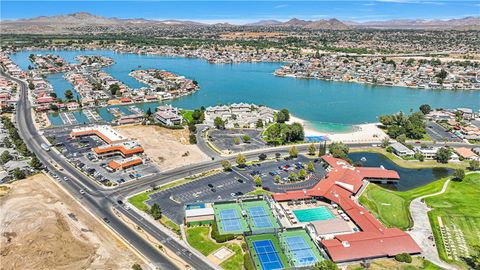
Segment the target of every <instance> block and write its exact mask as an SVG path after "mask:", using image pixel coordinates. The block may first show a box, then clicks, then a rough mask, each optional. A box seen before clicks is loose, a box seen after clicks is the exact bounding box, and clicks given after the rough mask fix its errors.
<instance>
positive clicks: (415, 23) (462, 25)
mask: <svg viewBox="0 0 480 270" xmlns="http://www.w3.org/2000/svg"><path fill="white" fill-rule="evenodd" d="M344 23H345V24H346V25H349V26H352V27H355V28H377V29H458V30H468V29H472V30H474V29H477V30H480V17H465V18H461V19H451V20H420V19H418V20H389V21H369V22H361V23H359V22H352V21H345V22H344Z"/></svg>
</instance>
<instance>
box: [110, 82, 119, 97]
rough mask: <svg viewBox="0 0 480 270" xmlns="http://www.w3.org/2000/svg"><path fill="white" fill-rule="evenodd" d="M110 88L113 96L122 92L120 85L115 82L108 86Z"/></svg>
mask: <svg viewBox="0 0 480 270" xmlns="http://www.w3.org/2000/svg"><path fill="white" fill-rule="evenodd" d="M108 90H110V93H111V94H112V96H116V95H117V94H118V93H120V86H118V84H116V83H114V84H111V85H110V86H109V87H108Z"/></svg>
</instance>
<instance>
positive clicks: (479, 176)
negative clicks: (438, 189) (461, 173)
mask: <svg viewBox="0 0 480 270" xmlns="http://www.w3.org/2000/svg"><path fill="white" fill-rule="evenodd" d="M479 186H480V173H475V174H468V175H467V176H465V179H464V180H463V181H462V182H457V181H451V182H450V183H449V185H448V187H447V190H446V191H445V193H443V194H441V195H438V196H434V197H430V198H426V199H425V202H426V203H427V204H428V206H430V207H431V208H432V209H433V210H432V211H430V212H429V213H428V215H429V218H430V223H431V224H432V227H433V232H434V235H435V241H436V243H437V248H438V251H439V254H440V257H441V258H442V259H443V260H446V261H448V262H452V263H456V264H458V265H459V266H461V267H462V268H467V266H466V264H465V263H464V262H463V260H462V259H461V258H460V257H461V256H462V255H463V256H465V253H464V252H462V251H461V247H462V243H461V241H458V240H459V239H461V238H464V239H465V243H466V248H467V249H469V250H471V248H472V247H473V246H474V245H478V244H479V243H480V204H479V199H480V188H479ZM438 217H440V218H441V220H442V223H443V226H444V228H445V229H446V231H448V232H449V233H450V234H451V236H452V237H451V241H449V240H447V239H445V240H444V239H442V236H441V234H440V224H439V220H438ZM445 243H446V245H448V246H449V247H450V249H451V250H456V251H457V253H458V257H456V258H455V257H454V256H451V257H449V256H448V255H447V253H446V250H445Z"/></svg>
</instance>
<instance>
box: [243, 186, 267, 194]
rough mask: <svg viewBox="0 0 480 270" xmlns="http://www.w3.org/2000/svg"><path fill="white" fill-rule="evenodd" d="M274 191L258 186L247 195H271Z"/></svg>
mask: <svg viewBox="0 0 480 270" xmlns="http://www.w3.org/2000/svg"><path fill="white" fill-rule="evenodd" d="M272 193H273V192H271V191H268V190H264V189H263V188H260V187H257V188H256V189H255V190H253V191H250V192H248V193H247V195H263V194H267V195H270V194H272Z"/></svg>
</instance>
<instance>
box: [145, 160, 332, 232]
mask: <svg viewBox="0 0 480 270" xmlns="http://www.w3.org/2000/svg"><path fill="white" fill-rule="evenodd" d="M311 160H312V159H309V158H307V157H304V156H299V157H298V158H296V159H293V160H292V159H289V160H285V159H280V160H278V161H266V162H263V163H259V164H257V165H249V166H247V167H245V168H243V169H238V168H234V169H233V171H231V172H221V173H218V174H214V175H211V176H207V177H204V178H201V179H198V180H194V181H191V182H188V183H186V184H183V185H179V186H176V187H173V188H170V189H166V190H163V191H160V192H158V193H154V194H151V195H149V197H150V199H149V200H147V201H146V203H147V204H148V205H153V204H154V203H157V204H158V205H160V207H161V209H162V213H163V214H165V216H167V217H168V218H170V219H171V220H173V221H174V222H176V223H178V224H180V223H182V222H183V218H184V209H183V208H184V205H185V204H189V203H194V202H215V201H220V200H231V199H234V198H236V197H238V196H242V195H244V194H247V193H248V192H250V191H253V190H255V183H254V181H253V176H252V174H253V175H256V174H258V175H260V177H261V178H262V186H263V188H264V189H267V190H269V191H271V192H285V191H290V190H298V189H308V188H311V187H313V186H314V185H315V184H317V183H318V181H319V180H320V179H321V178H323V177H324V176H325V169H324V168H323V167H322V164H321V163H320V162H318V161H317V162H314V163H313V164H314V166H315V169H316V171H315V174H314V176H312V177H311V178H310V179H309V180H304V181H298V182H292V183H290V182H289V181H287V180H282V182H283V184H276V183H275V182H274V175H275V173H278V174H279V175H280V177H282V178H286V177H288V175H289V174H290V172H295V173H298V171H299V170H300V166H298V164H300V163H301V164H304V165H306V164H307V163H308V162H309V161H311ZM312 161H315V159H313V160H312ZM296 164H297V166H296ZM287 166H288V169H287ZM280 168H282V169H280ZM283 168H285V169H283ZM271 173H274V175H272V174H271Z"/></svg>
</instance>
